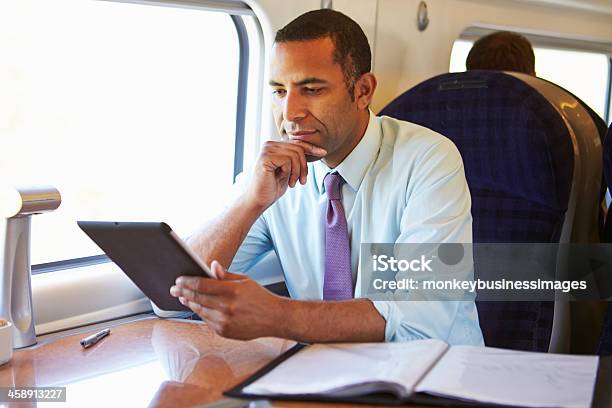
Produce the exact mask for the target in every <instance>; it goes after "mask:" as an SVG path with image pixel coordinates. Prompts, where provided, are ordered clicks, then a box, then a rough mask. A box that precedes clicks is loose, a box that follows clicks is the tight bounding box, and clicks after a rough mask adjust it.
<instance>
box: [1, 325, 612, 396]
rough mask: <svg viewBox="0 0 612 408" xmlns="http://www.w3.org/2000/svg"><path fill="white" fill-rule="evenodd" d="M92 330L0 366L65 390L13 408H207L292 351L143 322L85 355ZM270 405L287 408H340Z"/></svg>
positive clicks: (33, 382) (13, 382) (607, 367)
mask: <svg viewBox="0 0 612 408" xmlns="http://www.w3.org/2000/svg"><path fill="white" fill-rule="evenodd" d="M96 331H97V330H92V331H89V332H85V333H80V334H77V335H70V336H66V337H62V338H59V339H55V340H53V341H44V340H43V341H41V343H40V344H38V345H36V346H33V347H30V348H27V349H24V350H17V351H15V353H14V355H13V358H12V360H11V361H10V362H9V363H7V364H5V365H3V366H0V386H2V387H27V386H39V387H40V386H65V387H66V397H67V401H66V403H48V404H41V403H38V405H37V404H36V403H18V404H13V405H14V406H18V407H41V406H51V407H57V408H66V407H87V408H89V407H98V406H99V407H113V408H120V407H146V406H150V407H192V406H198V405H201V404H207V403H212V402H214V401H217V400H220V399H221V398H223V395H222V393H223V391H225V390H227V389H229V388H232V387H233V386H234V385H236V384H238V383H239V382H241V381H243V380H244V379H246V378H247V377H248V376H250V375H251V374H253V373H254V372H255V371H257V370H258V369H259V368H261V367H263V366H264V365H265V364H267V363H268V362H270V361H271V360H272V359H274V358H275V357H277V356H278V355H280V354H281V353H283V352H284V351H286V350H287V349H289V348H291V347H292V346H293V345H294V344H295V343H294V342H292V341H288V340H280V339H273V338H263V339H257V340H252V341H236V340H228V339H225V338H222V337H220V336H219V335H217V334H215V333H214V332H213V331H212V330H210V329H209V328H208V327H207V326H206V325H205V324H203V323H201V322H195V321H177V320H161V319H157V318H149V319H145V320H139V321H135V322H131V323H126V324H121V325H118V326H114V327H112V329H111V334H110V335H109V336H107V337H106V338H104V339H103V340H101V341H100V342H99V343H98V344H96V345H95V346H93V347H91V348H89V349H83V348H82V347H81V345H80V344H79V340H81V339H82V338H83V337H85V336H87V335H89V334H92V333H94V332H96ZM604 360H605V361H607V363H606V364H603V365H602V366H601V367H600V374H602V372H603V373H605V374H606V375H605V376H602V375H600V378H599V379H598V387H597V388H598V389H600V390H601V389H603V390H604V394H605V395H604V398H603V400H602V399H601V395H600V396H598V397H597V398H596V402H598V403H597V404H596V406H606V407H610V398H609V396H610V394H609V393H610V392H612V391H610V390H611V389H612V386H610V384H612V382H611V380H610V379H611V378H612V359H610V358H608V359H604ZM604 360H602V362H603V361H604ZM602 367H603V370H602ZM602 381H603V383H602ZM606 390H607V391H606ZM606 395H607V397H606ZM600 403H603V404H600ZM49 404H50V405H49ZM273 404H274V406H283V407H291V408H301V407H315V408H323V407H331V406H342V405H338V404H335V405H332V404H317V403H306V402H293V403H292V402H274V403H273ZM606 404H607V405H606ZM8 405H9V406H11V405H10V404H8ZM344 405H345V406H347V407H348V406H349V405H348V404H344ZM2 406H3V405H2V403H0V407H2ZM4 406H6V404H5V405H4ZM360 407H364V406H363V405H361V406H360Z"/></svg>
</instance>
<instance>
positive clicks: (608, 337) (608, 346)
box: [597, 125, 612, 356]
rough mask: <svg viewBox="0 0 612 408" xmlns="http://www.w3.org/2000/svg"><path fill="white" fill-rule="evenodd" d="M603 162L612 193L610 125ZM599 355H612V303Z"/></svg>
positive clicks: (610, 220)
mask: <svg viewBox="0 0 612 408" xmlns="http://www.w3.org/2000/svg"><path fill="white" fill-rule="evenodd" d="M603 162H604V174H605V178H606V183H607V184H608V190H609V191H610V192H611V193H612V125H610V128H609V129H608V134H607V135H606V138H605V140H604V148H603ZM610 209H612V205H611V206H610V208H608V216H607V218H606V224H605V228H604V234H603V239H602V241H604V242H612V213H611V212H610ZM597 354H599V355H602V356H609V355H612V302H609V303H608V312H607V314H606V319H605V321H604V325H603V329H602V332H601V338H600V340H599V347H598V349H597Z"/></svg>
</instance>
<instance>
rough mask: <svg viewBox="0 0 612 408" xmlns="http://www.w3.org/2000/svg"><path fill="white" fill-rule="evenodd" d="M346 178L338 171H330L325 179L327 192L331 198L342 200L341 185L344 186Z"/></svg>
mask: <svg viewBox="0 0 612 408" xmlns="http://www.w3.org/2000/svg"><path fill="white" fill-rule="evenodd" d="M342 183H344V179H343V178H342V176H341V175H340V174H338V173H328V174H327V176H325V178H324V179H323V184H325V192H326V193H327V198H328V199H329V200H340V187H342Z"/></svg>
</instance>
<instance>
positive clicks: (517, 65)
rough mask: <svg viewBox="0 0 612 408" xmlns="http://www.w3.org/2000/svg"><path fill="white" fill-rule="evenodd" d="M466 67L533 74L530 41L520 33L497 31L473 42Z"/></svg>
mask: <svg viewBox="0 0 612 408" xmlns="http://www.w3.org/2000/svg"><path fill="white" fill-rule="evenodd" d="M465 65H466V68H467V69H468V71H469V70H472V69H488V70H497V71H516V72H523V73H525V74H530V75H535V55H534V54H533V48H532V47H531V43H530V42H529V40H528V39H527V38H525V37H523V36H522V35H520V34H516V33H511V32H508V31H498V32H496V33H493V34H489V35H486V36H484V37H482V38H480V39H479V40H478V41H476V42H475V43H474V45H473V46H472V49H471V50H470V53H469V54H468V57H467V60H466V62H465Z"/></svg>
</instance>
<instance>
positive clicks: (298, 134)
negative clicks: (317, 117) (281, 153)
mask: <svg viewBox="0 0 612 408" xmlns="http://www.w3.org/2000/svg"><path fill="white" fill-rule="evenodd" d="M286 133H287V136H289V139H291V140H308V139H310V138H311V137H312V135H314V134H316V133H317V131H316V130H299V131H295V132H286Z"/></svg>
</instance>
